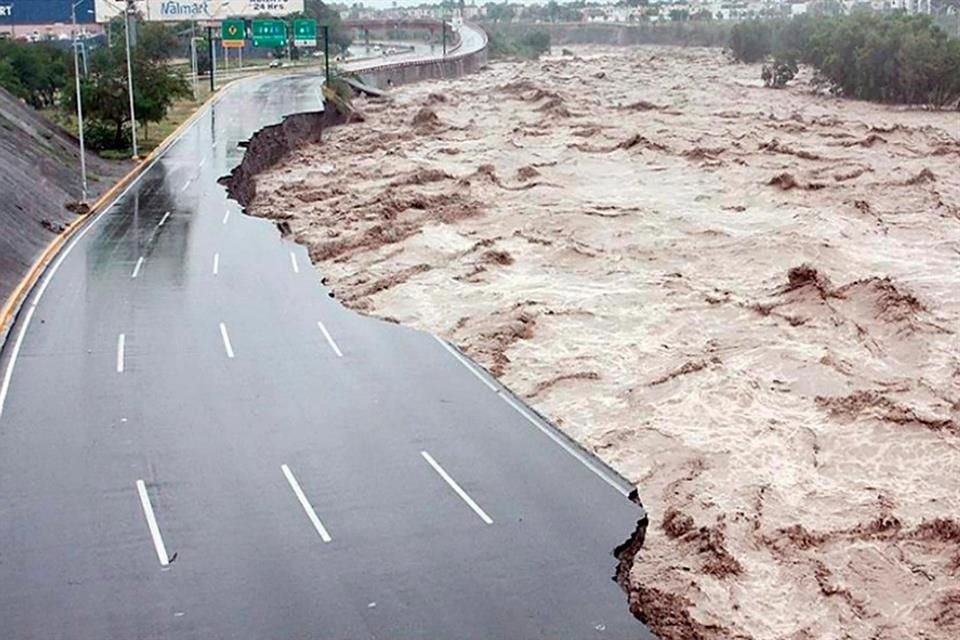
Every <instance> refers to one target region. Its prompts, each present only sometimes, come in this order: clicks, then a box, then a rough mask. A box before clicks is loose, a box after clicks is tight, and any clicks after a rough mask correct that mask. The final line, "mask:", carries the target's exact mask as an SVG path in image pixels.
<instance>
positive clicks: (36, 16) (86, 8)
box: [0, 0, 93, 25]
mask: <svg viewBox="0 0 960 640" xmlns="http://www.w3.org/2000/svg"><path fill="white" fill-rule="evenodd" d="M71 5H73V1H72V0H27V1H26V2H25V1H24V0H0V25H18V24H26V25H44V24H57V23H64V24H69V23H70V7H71ZM76 11H77V22H81V23H87V22H93V0H81V1H80V2H77V6H76Z"/></svg>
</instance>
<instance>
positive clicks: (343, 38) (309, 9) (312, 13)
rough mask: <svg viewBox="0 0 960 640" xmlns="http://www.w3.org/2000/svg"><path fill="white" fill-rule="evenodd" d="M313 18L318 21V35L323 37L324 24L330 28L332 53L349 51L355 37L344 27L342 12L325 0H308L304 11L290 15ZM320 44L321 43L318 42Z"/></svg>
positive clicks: (291, 17)
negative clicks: (324, 0) (341, 17)
mask: <svg viewBox="0 0 960 640" xmlns="http://www.w3.org/2000/svg"><path fill="white" fill-rule="evenodd" d="M301 17H302V18H313V19H314V20H316V21H317V30H318V33H317V37H318V38H321V39H322V38H323V34H322V33H321V32H322V30H323V26H324V25H326V26H327V27H328V28H329V33H330V44H331V45H332V47H331V48H332V52H331V53H338V54H343V53H346V52H347V49H349V48H350V45H351V44H352V43H353V37H352V36H351V35H350V32H349V31H348V30H347V29H345V28H344V26H343V21H342V20H341V19H340V12H339V11H337V10H336V9H334V8H333V7H331V6H330V5H327V4H325V3H324V2H323V0H306V1H305V2H304V6H303V13H299V14H295V15H291V16H289V18H290V19H294V18H301ZM318 44H319V43H318Z"/></svg>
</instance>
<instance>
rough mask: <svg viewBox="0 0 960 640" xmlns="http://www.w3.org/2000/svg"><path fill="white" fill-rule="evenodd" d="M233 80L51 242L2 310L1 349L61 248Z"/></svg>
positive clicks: (209, 98) (204, 102) (174, 139)
mask: <svg viewBox="0 0 960 640" xmlns="http://www.w3.org/2000/svg"><path fill="white" fill-rule="evenodd" d="M232 82H233V81H231V82H229V83H227V84H225V85H224V86H222V87H220V88H219V89H217V90H216V91H214V92H213V93H212V94H210V96H208V97H207V99H206V100H204V101H203V104H201V105H200V106H199V107H197V109H196V111H194V112H193V114H192V115H191V116H190V117H189V118H187V119H186V120H184V121H183V122H182V123H181V124H180V126H178V127H177V128H176V129H174V130H173V132H171V133H170V135H168V136H167V137H166V138H164V139H163V142H161V143H160V144H158V145H157V146H156V148H155V149H154V150H153V151H151V152H150V153H149V154H147V157H145V158H144V159H143V160H141V161H140V162H139V163H138V164H137V166H135V167H134V168H132V169H131V170H130V171H128V172H127V173H126V174H125V175H124V176H123V177H121V178H120V179H119V180H118V181H117V182H116V183H114V185H113V186H112V187H110V188H109V189H107V190H106V191H105V192H104V193H103V194H102V195H101V196H100V197H99V198H97V199H96V201H94V203H93V204H92V205H91V206H90V211H89V212H87V213H85V214H83V215H82V216H80V217H78V218H77V219H76V220H74V221H73V222H71V223H70V224H69V225H68V226H67V228H66V229H64V230H63V231H61V232H60V234H59V235H58V236H57V237H56V238H54V239H53V240H52V241H51V242H50V244H48V245H47V247H46V249H44V250H43V252H42V253H41V254H40V257H39V258H37V259H36V261H35V262H34V263H33V265H32V266H31V267H30V270H29V271H28V272H27V274H26V275H25V276H24V277H23V279H22V280H21V281H20V284H18V285H17V286H16V288H15V289H14V290H13V292H12V293H11V294H10V295H9V296H8V297H7V300H6V302H5V303H4V305H3V308H2V310H0V350H2V349H3V347H4V346H5V345H6V341H7V337H8V336H9V334H10V330H11V329H12V328H13V324H14V320H15V319H16V317H17V315H19V313H20V310H21V309H22V308H23V303H24V302H25V301H26V299H27V298H28V297H29V296H30V292H31V291H33V288H34V287H35V286H36V285H37V283H38V282H39V281H40V278H41V277H43V274H44V273H45V272H46V270H47V267H49V266H50V263H51V262H52V261H53V259H54V258H55V257H56V256H57V254H58V253H60V250H61V249H63V247H64V246H65V245H66V244H67V242H69V241H70V239H71V238H72V237H73V236H74V235H75V234H76V233H77V232H78V231H79V230H80V229H81V228H83V226H84V225H85V224H87V223H88V222H90V221H91V220H93V219H94V218H96V217H97V216H98V215H99V214H101V213H103V211H105V210H106V209H105V207H106V205H107V204H108V203H110V201H111V200H113V198H115V197H116V195H117V194H118V193H120V192H121V191H122V190H123V189H125V188H126V187H127V186H128V185H129V184H130V183H131V182H133V181H134V180H136V179H137V177H138V176H139V175H140V174H141V173H143V171H144V170H145V169H146V168H147V167H149V166H150V165H151V164H152V163H153V161H154V160H155V159H156V158H157V156H159V155H160V154H161V153H163V152H164V151H166V149H167V148H168V147H169V146H170V145H171V144H173V142H175V141H176V140H177V138H179V137H180V135H182V133H183V131H184V130H185V129H186V128H187V127H189V126H190V125H192V124H193V123H194V122H195V121H196V120H197V118H199V117H200V115H201V114H203V112H204V111H205V110H206V109H207V107H208V106H210V104H212V103H213V101H214V100H216V99H217V98H218V97H219V96H220V94H221V93H222V92H223V90H224V89H226V88H227V87H228V86H229V85H230V84H232Z"/></svg>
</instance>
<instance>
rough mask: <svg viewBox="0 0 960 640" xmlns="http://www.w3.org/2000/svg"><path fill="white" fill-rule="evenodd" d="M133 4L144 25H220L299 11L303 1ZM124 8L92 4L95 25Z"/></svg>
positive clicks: (113, 0) (110, 2)
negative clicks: (190, 22)
mask: <svg viewBox="0 0 960 640" xmlns="http://www.w3.org/2000/svg"><path fill="white" fill-rule="evenodd" d="M133 4H134V6H136V8H137V11H138V12H139V13H140V15H141V16H143V19H144V20H146V21H147V22H180V21H183V20H202V21H211V20H212V21H220V20H224V19H226V18H231V17H235V18H239V17H253V16H258V15H271V16H282V15H287V14H289V13H297V12H298V11H303V0H193V1H189V0H134V1H133ZM125 5H126V2H124V0H96V14H97V22H108V21H109V20H110V19H111V18H114V17H116V16H118V15H121V14H122V13H123V8H124V6H125Z"/></svg>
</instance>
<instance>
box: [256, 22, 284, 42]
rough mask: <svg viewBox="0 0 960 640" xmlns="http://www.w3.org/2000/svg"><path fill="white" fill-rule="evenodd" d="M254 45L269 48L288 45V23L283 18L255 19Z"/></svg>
mask: <svg viewBox="0 0 960 640" xmlns="http://www.w3.org/2000/svg"><path fill="white" fill-rule="evenodd" d="M253 46H255V47H263V48H268V49H275V48H277V47H285V46H287V24H286V23H285V22H283V21H282V20H254V21H253Z"/></svg>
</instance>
